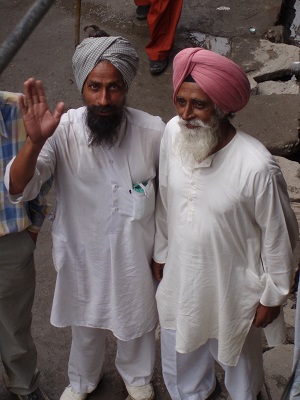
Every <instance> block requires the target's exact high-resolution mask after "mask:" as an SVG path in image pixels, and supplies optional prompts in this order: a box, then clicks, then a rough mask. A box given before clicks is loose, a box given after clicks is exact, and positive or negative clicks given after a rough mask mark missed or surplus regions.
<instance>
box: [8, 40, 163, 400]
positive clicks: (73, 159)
mask: <svg viewBox="0 0 300 400" xmlns="http://www.w3.org/2000/svg"><path fill="white" fill-rule="evenodd" d="M138 66H139V59H138V55H137V53H136V51H135V49H134V48H133V46H132V44H131V43H130V42H129V41H128V40H127V39H125V38H123V37H120V36H116V37H114V36H105V35H104V33H103V36H102V37H90V38H87V39H84V40H83V41H82V42H81V44H79V46H77V48H76V50H75V53H74V56H73V70H74V75H75V79H76V83H77V86H78V89H79V91H80V92H81V93H82V96H83V100H84V102H85V105H84V106H83V107H80V108H78V109H76V110H74V109H71V110H69V111H68V112H67V113H65V114H64V115H63V116H62V113H63V108H64V104H63V103H62V102H60V103H58V104H57V106H56V109H55V111H54V113H53V114H51V112H50V111H49V109H48V106H47V103H46V100H45V93H44V90H43V86H42V83H41V81H35V80H34V79H32V78H31V79H29V80H27V81H26V82H25V84H24V88H25V94H26V104H25V102H23V101H21V109H22V114H23V119H24V121H25V127H26V131H27V134H28V139H27V141H26V143H25V145H24V146H23V147H22V149H21V151H20V152H19V153H18V155H17V157H16V158H15V159H14V160H13V162H12V163H11V164H9V167H8V169H7V172H6V185H7V187H8V188H9V191H10V199H11V200H12V201H15V202H17V203H19V202H22V201H27V200H30V199H31V198H34V197H35V195H36V193H37V192H38V191H39V189H40V186H41V184H42V183H43V182H44V181H46V180H47V179H49V178H50V177H52V176H53V177H54V181H55V187H56V194H57V203H56V216H55V219H54V223H53V256H54V264H55V267H56V270H57V281H56V287H55V293H54V301H53V308H52V313H51V322H52V324H53V325H55V326H58V327H66V326H71V327H72V346H71V353H70V359H69V368H68V373H69V381H70V384H69V386H68V387H67V388H66V389H65V390H64V392H63V393H62V395H61V397H60V399H61V400H83V399H85V398H86V397H87V396H88V394H89V393H91V392H92V391H93V390H94V389H95V388H96V387H97V385H98V383H99V382H100V379H101V376H102V373H103V372H102V366H103V362H104V356H105V336H106V332H107V330H110V331H112V332H113V334H114V335H115V337H116V339H117V355H116V367H117V369H118V371H119V373H120V375H121V376H122V378H123V381H124V383H125V385H126V388H127V391H128V397H127V399H128V400H129V399H130V400H152V399H153V398H154V390H153V386H152V383H151V379H152V374H153V368H154V362H155V327H156V325H157V320H158V316H157V308H156V302H155V289H156V286H155V283H154V280H153V278H152V274H151V260H152V254H153V246H154V232H155V222H154V208H155V202H156V179H157V171H158V160H159V147H160V141H161V137H162V133H163V130H164V126H165V124H164V123H163V122H162V120H161V118H159V117H154V116H151V115H149V114H147V113H145V112H142V111H139V110H135V109H132V108H130V107H126V106H125V101H126V94H127V91H128V88H129V87H130V84H131V83H132V81H133V79H134V77H135V75H136V73H137V70H138Z"/></svg>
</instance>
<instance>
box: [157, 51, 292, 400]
mask: <svg viewBox="0 0 300 400" xmlns="http://www.w3.org/2000/svg"><path fill="white" fill-rule="evenodd" d="M173 83H174V103H175V106H176V110H177V114H178V115H177V116H176V117H174V118H173V119H171V121H170V122H169V123H168V124H167V126H166V129H165V133H164V136H163V139H162V144H161V152H160V173H159V193H160V197H159V201H158V203H157V209H156V226H157V231H156V236H155V250H154V257H153V258H154V263H153V273H154V276H155V277H156V279H157V280H158V281H160V284H159V286H158V289H157V294H156V299H157V306H158V312H159V320H160V325H161V346H162V348H161V349H162V368H163V375H164V379H165V383H166V386H167V388H168V391H169V393H170V395H171V398H172V400H183V399H184V400H188V399H199V400H206V399H215V398H217V396H218V395H219V393H220V385H219V384H218V381H217V380H216V376H215V361H217V362H218V363H219V364H220V365H221V366H222V367H223V369H224V371H225V386H226V388H227V390H228V392H229V394H230V396H231V399H232V400H255V399H256V398H259V396H260V391H261V389H262V386H263V358H262V328H265V333H266V336H267V339H268V341H269V344H270V345H275V344H278V343H280V342H283V341H284V340H285V338H284V320H283V317H282V310H281V306H282V304H283V303H284V302H285V301H286V299H287V296H288V294H289V291H290V288H291V284H292V280H293V265H292V261H293V260H292V255H293V249H294V247H295V245H296V242H297V239H298V226H297V221H296V217H295V215H294V212H293V211H292V209H291V206H290V201H289V197H288V193H287V185H286V182H285V180H284V178H283V175H282V172H281V170H280V168H279V166H278V165H277V164H276V162H275V160H274V158H273V157H272V155H271V154H270V153H269V152H268V151H267V149H266V148H265V147H264V146H263V145H262V144H261V143H260V142H259V141H258V140H256V139H255V138H253V137H251V136H249V135H247V134H246V133H244V132H241V131H240V130H238V129H236V128H235V127H234V125H233V124H232V116H233V113H236V112H238V111H239V110H241V109H242V108H244V107H245V106H246V104H247V102H248V100H249V97H250V85H249V81H248V78H247V76H246V74H245V73H244V72H243V71H242V69H241V68H240V67H239V66H238V65H237V64H235V63H234V62H233V61H231V60H229V59H228V58H226V57H223V56H221V55H219V54H217V53H214V52H212V51H209V50H205V49H203V48H187V49H184V50H182V51H181V52H179V53H178V54H177V55H176V57H175V58H174V71H173Z"/></svg>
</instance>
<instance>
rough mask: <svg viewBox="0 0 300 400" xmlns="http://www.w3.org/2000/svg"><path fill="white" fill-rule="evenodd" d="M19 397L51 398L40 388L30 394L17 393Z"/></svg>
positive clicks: (31, 399) (23, 398)
mask: <svg viewBox="0 0 300 400" xmlns="http://www.w3.org/2000/svg"><path fill="white" fill-rule="evenodd" d="M17 398H18V399H19V400H49V398H48V397H47V396H46V395H45V393H43V392H42V391H41V389H39V388H38V389H36V390H35V391H34V392H31V393H29V394H17Z"/></svg>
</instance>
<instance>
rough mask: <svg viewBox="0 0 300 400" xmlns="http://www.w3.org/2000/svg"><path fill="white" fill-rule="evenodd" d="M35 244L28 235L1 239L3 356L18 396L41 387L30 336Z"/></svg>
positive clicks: (8, 383)
mask: <svg viewBox="0 0 300 400" xmlns="http://www.w3.org/2000/svg"><path fill="white" fill-rule="evenodd" d="M34 249H35V244H34V243H33V241H32V239H31V237H30V236H29V234H28V233H27V231H23V232H20V233H14V234H9V235H5V236H1V237H0V356H1V360H2V363H3V365H4V369H5V372H6V375H7V376H5V384H6V386H7V388H8V389H9V390H10V391H11V392H12V393H16V394H28V393H31V392H33V391H34V390H35V389H36V388H37V387H38V385H39V382H38V379H39V372H38V370H37V368H36V365H37V354H36V348H35V345H34V342H33V339H32V336H31V332H30V327H31V321H32V314H31V309H32V304H33V299H34V291H35V267H34V256H33V252H34Z"/></svg>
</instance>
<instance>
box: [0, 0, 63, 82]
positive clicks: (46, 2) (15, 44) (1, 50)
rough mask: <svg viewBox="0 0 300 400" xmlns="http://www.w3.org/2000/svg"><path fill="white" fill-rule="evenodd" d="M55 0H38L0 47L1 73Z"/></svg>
mask: <svg viewBox="0 0 300 400" xmlns="http://www.w3.org/2000/svg"><path fill="white" fill-rule="evenodd" d="M54 1H55V0H37V1H36V2H35V3H34V5H33V6H32V7H31V8H30V9H29V11H28V12H27V13H26V15H25V16H24V17H23V18H22V19H21V21H20V22H19V24H18V25H17V26H16V27H15V29H14V31H13V32H12V33H11V34H10V36H9V37H8V38H7V39H6V40H5V41H4V42H3V43H2V45H1V47H0V74H1V73H2V72H3V71H4V69H5V68H6V67H7V65H8V64H9V62H10V61H11V59H12V58H13V57H14V56H15V54H16V53H17V52H18V50H19V49H20V47H21V46H22V45H23V44H24V42H25V41H26V39H27V38H28V36H29V35H30V34H31V32H32V31H33V30H34V29H35V27H36V26H37V25H38V23H39V22H40V20H41V19H42V18H43V17H44V15H45V14H46V12H47V11H48V10H49V8H50V7H51V6H52V4H53V3H54Z"/></svg>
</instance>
